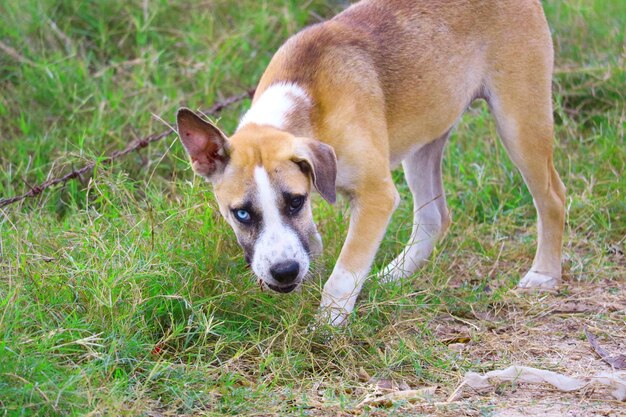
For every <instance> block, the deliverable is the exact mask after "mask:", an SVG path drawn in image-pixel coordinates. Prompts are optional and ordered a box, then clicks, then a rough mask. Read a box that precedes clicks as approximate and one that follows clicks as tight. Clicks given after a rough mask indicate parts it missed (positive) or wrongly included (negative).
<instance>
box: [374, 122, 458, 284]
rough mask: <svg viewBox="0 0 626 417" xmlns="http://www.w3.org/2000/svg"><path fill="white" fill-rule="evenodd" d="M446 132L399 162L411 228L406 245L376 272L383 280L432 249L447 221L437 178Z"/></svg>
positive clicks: (402, 273)
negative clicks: (410, 203)
mask: <svg viewBox="0 0 626 417" xmlns="http://www.w3.org/2000/svg"><path fill="white" fill-rule="evenodd" d="M449 135H450V133H449V132H448V133H446V134H445V135H443V136H442V137H440V138H439V139H437V140H435V141H433V142H431V143H429V144H427V145H424V146H422V147H421V148H419V149H418V150H416V151H415V152H413V153H412V154H411V155H410V156H408V157H407V158H406V159H405V160H404V161H403V162H402V167H403V168H404V176H405V178H406V181H407V183H408V186H409V189H410V190H411V193H412V194H413V230H412V232H411V237H410V238H409V241H408V242H407V244H406V247H405V248H404V250H403V251H402V253H400V254H399V255H398V256H397V257H396V258H395V259H394V260H393V261H391V263H390V264H389V265H387V267H385V269H384V270H383V271H382V272H381V273H380V275H379V277H380V279H382V280H384V281H393V280H398V279H401V278H404V277H407V276H409V275H411V274H413V273H414V272H415V271H416V270H417V268H419V267H420V266H421V265H422V264H423V263H424V261H425V260H426V259H428V257H429V256H430V254H431V253H432V251H433V248H434V245H435V243H436V241H437V239H438V238H439V237H440V236H441V235H442V234H443V233H444V232H445V231H446V230H447V228H448V226H449V225H450V215H449V211H448V206H447V204H446V197H445V192H444V189H443V182H442V180H441V160H442V157H443V149H444V146H445V144H446V141H447V139H448V137H449Z"/></svg>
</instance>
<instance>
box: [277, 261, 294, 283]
mask: <svg viewBox="0 0 626 417" xmlns="http://www.w3.org/2000/svg"><path fill="white" fill-rule="evenodd" d="M298 272H300V265H298V263H297V262H294V261H287V262H280V263H277V264H276V265H273V266H272V267H271V268H270V273H271V274H272V277H273V278H274V279H275V280H276V281H278V282H280V283H281V284H290V283H292V282H293V281H294V280H295V279H296V278H297V277H298Z"/></svg>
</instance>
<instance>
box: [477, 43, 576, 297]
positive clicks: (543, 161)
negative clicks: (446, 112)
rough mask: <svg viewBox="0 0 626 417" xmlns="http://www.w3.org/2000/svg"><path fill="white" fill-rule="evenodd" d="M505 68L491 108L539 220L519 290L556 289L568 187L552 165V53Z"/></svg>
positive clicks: (521, 58) (528, 55) (496, 76)
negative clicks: (531, 257) (530, 261)
mask: <svg viewBox="0 0 626 417" xmlns="http://www.w3.org/2000/svg"><path fill="white" fill-rule="evenodd" d="M546 42H547V44H548V45H550V44H549V34H547V40H546ZM503 62H504V64H502V65H501V67H499V68H498V70H497V71H493V72H492V77H491V78H490V79H489V80H488V82H487V90H488V103H489V106H490V108H491V110H492V113H493V114H494V116H495V118H496V124H497V128H498V133H499V135H500V137H501V139H502V142H503V144H504V146H505V148H506V150H507V152H508V154H509V156H510V158H511V160H512V161H513V163H514V164H515V165H516V166H517V168H518V169H519V171H520V172H521V174H522V177H523V178H524V181H525V182H526V186H527V187H528V189H529V191H530V193H531V194H532V197H533V201H534V204H535V207H536V209H537V215H538V227H537V229H538V230H537V232H538V245H537V252H536V255H535V259H534V261H533V265H532V267H531V269H530V271H529V272H528V273H527V274H526V275H525V276H524V278H522V280H521V281H520V283H519V286H520V287H522V288H554V287H556V286H557V285H558V284H559V283H560V282H561V245H562V240H563V227H564V219H565V187H564V185H563V183H562V182H561V179H560V178H559V174H558V173H557V172H556V170H555V169H554V165H553V162H552V141H553V120H552V98H551V73H552V56H551V49H548V48H545V49H543V50H539V49H534V50H533V49H531V48H526V49H525V50H524V55H520V52H519V51H518V50H516V51H512V52H511V56H510V57H504V59H503ZM520 62H521V63H523V64H525V65H521V64H520Z"/></svg>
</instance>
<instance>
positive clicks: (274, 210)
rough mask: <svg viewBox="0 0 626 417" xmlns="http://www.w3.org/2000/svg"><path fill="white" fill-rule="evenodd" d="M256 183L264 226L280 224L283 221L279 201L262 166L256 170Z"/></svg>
mask: <svg viewBox="0 0 626 417" xmlns="http://www.w3.org/2000/svg"><path fill="white" fill-rule="evenodd" d="M254 181H255V182H256V187H257V195H258V197H259V203H260V205H261V212H262V213H263V225H264V226H265V227H267V226H270V227H271V226H275V225H277V224H279V223H280V222H281V221H280V211H279V210H278V199H277V198H276V191H275V190H274V187H272V183H271V182H270V177H269V175H267V171H265V168H263V167H260V166H259V167H256V168H254Z"/></svg>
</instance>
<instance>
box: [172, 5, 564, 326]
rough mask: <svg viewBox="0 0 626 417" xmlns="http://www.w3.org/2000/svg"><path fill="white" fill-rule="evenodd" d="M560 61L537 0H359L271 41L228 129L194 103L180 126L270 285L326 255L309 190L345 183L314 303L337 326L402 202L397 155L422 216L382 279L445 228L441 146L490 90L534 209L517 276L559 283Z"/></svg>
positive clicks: (427, 250)
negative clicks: (336, 236)
mask: <svg viewBox="0 0 626 417" xmlns="http://www.w3.org/2000/svg"><path fill="white" fill-rule="evenodd" d="M552 67H553V49H552V41H551V37H550V31H549V28H548V25H547V23H546V19H545V16H544V13H543V10H542V7H541V3H540V1H539V0H365V1H362V2H359V3H357V4H355V5H353V6H351V7H350V8H348V9H347V10H346V11H344V12H343V13H341V14H339V15H338V16H336V17H335V18H333V19H332V20H329V21H327V22H325V23H321V24H318V25H314V26H312V27H309V28H307V29H305V30H303V31H302V32H300V33H298V34H296V35H295V36H293V37H292V38H290V39H289V40H288V41H287V42H286V43H285V44H284V45H283V46H282V47H281V48H280V49H279V50H278V52H277V53H276V55H275V56H274V58H273V59H272V61H271V63H270V64H269V66H268V68H267V70H266V71H265V74H264V75H263V77H262V79H261V81H260V83H259V86H258V88H257V90H256V93H255V97H254V100H253V102H252V107H251V109H250V110H249V111H248V112H247V113H246V114H245V116H244V117H243V118H242V120H241V123H240V125H239V127H238V129H237V131H236V132H235V133H234V135H232V136H231V137H230V138H227V137H226V136H225V135H224V134H223V133H222V132H221V131H220V130H219V129H218V128H217V127H216V126H215V125H213V124H211V123H209V122H205V121H203V120H202V119H200V118H199V117H198V116H196V115H195V114H194V113H193V112H192V111H190V110H188V109H181V110H179V112H178V132H179V135H180V138H181V141H182V143H183V144H184V146H185V148H186V150H187V152H188V153H189V156H190V158H191V162H192V166H193V169H194V171H195V172H196V173H197V174H199V175H201V176H204V177H206V178H207V179H208V180H209V181H210V182H212V183H213V185H214V190H215V194H216V197H217V201H218V204H219V207H220V211H221V213H222V215H223V216H224V218H225V219H226V220H227V221H228V223H230V225H231V226H232V227H233V229H234V230H235V234H236V235H237V239H238V241H239V243H240V244H241V246H242V247H243V249H244V251H245V256H246V259H247V261H248V262H249V263H250V264H251V266H252V269H253V271H254V273H255V274H256V275H257V276H258V278H260V280H262V282H263V283H264V284H265V285H267V286H268V287H269V288H271V289H273V290H276V291H279V292H285V293H286V292H290V291H292V290H294V289H295V288H296V287H297V286H298V285H299V284H300V283H301V282H302V280H303V279H304V278H305V275H306V274H307V270H308V268H309V263H310V257H311V256H312V255H314V254H318V253H319V252H320V251H321V248H322V243H321V239H320V236H319V234H318V232H317V229H316V226H315V224H314V222H313V219H312V215H311V206H310V201H311V199H310V194H311V186H313V187H314V188H315V189H316V190H317V192H319V194H321V196H322V197H323V198H324V199H326V200H327V201H328V202H330V203H333V202H334V201H335V197H336V195H335V190H336V189H337V190H339V191H341V192H342V193H344V194H345V195H346V196H347V197H348V198H349V200H350V207H351V213H350V215H351V217H350V225H349V229H348V235H347V238H346V241H345V243H344V245H343V248H342V250H341V254H340V255H339V259H338V260H337V263H336V265H335V268H334V270H333V272H332V274H331V275H330V278H329V279H328V281H327V282H326V284H325V285H324V290H323V294H322V301H321V308H322V312H324V313H325V315H326V318H327V319H328V320H329V321H330V322H331V323H334V324H339V323H342V322H343V321H344V320H345V319H346V317H347V316H348V314H349V313H350V312H351V311H352V310H353V308H354V304H355V300H356V297H357V295H358V294H359V292H360V290H361V287H362V285H363V281H364V280H365V279H366V277H367V276H368V274H369V272H370V268H371V266H372V261H373V259H374V256H375V254H376V251H377V250H378V247H379V244H380V242H381V240H382V238H383V236H384V234H385V230H386V228H387V224H388V223H389V219H390V217H391V215H392V213H393V212H394V210H395V209H396V207H397V206H398V202H399V199H400V198H399V195H398V192H397V190H396V188H395V186H394V183H393V181H392V177H391V170H392V169H393V168H394V167H395V166H397V165H398V164H399V163H402V166H403V167H404V173H405V176H406V180H407V181H408V185H409V188H410V190H411V192H412V194H413V207H414V226H413V231H412V234H411V237H410V239H409V242H408V243H407V245H406V247H405V248H404V250H403V251H402V253H401V254H400V255H398V257H397V258H396V259H395V260H394V261H392V262H391V263H390V264H389V265H388V266H387V267H386V268H385V269H384V270H383V271H382V273H381V275H382V277H383V278H386V279H392V280H393V279H399V278H403V277H406V276H408V275H411V274H412V273H413V272H414V271H415V270H416V269H417V268H418V267H419V266H420V265H421V264H422V263H423V262H424V261H425V260H426V259H427V258H428V257H429V255H430V254H431V252H432V250H433V245H434V243H435V241H436V239H437V238H438V237H439V236H441V235H442V233H443V232H444V231H445V230H446V229H447V227H448V225H449V224H450V217H449V213H448V208H447V206H446V200H445V197H444V190H443V185H442V181H441V158H442V153H443V149H444V145H445V143H446V140H447V139H448V136H449V135H450V131H451V130H452V128H453V127H454V126H455V124H456V122H457V121H458V120H459V118H460V117H461V115H462V114H463V112H464V111H465V109H467V107H468V106H469V105H470V103H471V102H472V101H473V100H475V99H478V98H482V99H484V100H486V101H487V103H488V104H489V107H490V109H491V112H492V113H493V115H494V116H495V119H496V122H497V128H498V132H499V135H500V137H501V139H502V142H503V143H504V146H505V148H506V150H507V152H508V154H509V156H510V157H511V159H512V160H513V162H514V163H515V165H516V166H517V167H518V169H519V170H520V172H521V173H522V176H523V177H524V180H525V182H526V184H527V186H528V188H529V189H530V192H531V194H532V196H533V199H534V203H535V207H536V209H537V212H538V220H539V226H538V234H539V243H538V248H537V253H536V256H535V260H534V262H533V265H532V267H531V269H530V271H529V272H528V273H527V274H526V275H525V276H524V278H523V279H522V280H521V281H520V283H519V286H520V287H525V288H531V287H539V288H552V287H554V286H556V285H557V284H559V283H560V280H561V245H562V243H561V241H562V235H563V223H564V201H565V188H564V186H563V184H562V182H561V180H560V178H559V175H558V174H557V172H556V171H555V169H554V166H553V163H552V140H553V121H552V102H551V74H552Z"/></svg>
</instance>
